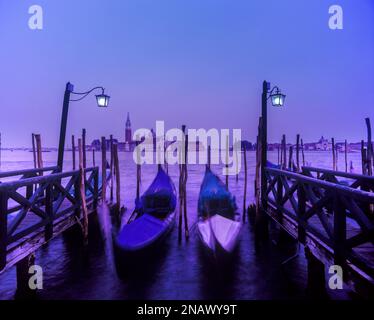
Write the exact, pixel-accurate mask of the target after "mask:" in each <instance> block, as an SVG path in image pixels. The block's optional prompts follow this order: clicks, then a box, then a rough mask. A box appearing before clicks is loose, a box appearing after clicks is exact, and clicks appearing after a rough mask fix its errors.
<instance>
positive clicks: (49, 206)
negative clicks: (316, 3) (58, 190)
mask: <svg viewBox="0 0 374 320" xmlns="http://www.w3.org/2000/svg"><path fill="white" fill-rule="evenodd" d="M45 212H46V215H47V217H48V224H47V225H46V227H45V240H46V241H47V240H50V239H51V238H52V236H53V187H52V185H51V184H49V185H48V186H47V189H46V192H45Z"/></svg>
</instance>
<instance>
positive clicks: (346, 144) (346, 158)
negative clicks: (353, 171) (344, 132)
mask: <svg viewBox="0 0 374 320" xmlns="http://www.w3.org/2000/svg"><path fill="white" fill-rule="evenodd" d="M347 149H348V143H347V140H345V141H344V161H345V172H348V150H347Z"/></svg>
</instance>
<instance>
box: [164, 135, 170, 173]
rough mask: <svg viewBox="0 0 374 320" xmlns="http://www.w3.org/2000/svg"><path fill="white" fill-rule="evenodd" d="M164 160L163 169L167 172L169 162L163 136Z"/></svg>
mask: <svg viewBox="0 0 374 320" xmlns="http://www.w3.org/2000/svg"><path fill="white" fill-rule="evenodd" d="M164 161H165V171H166V173H167V174H169V163H168V152H167V147H166V142H165V136H164Z"/></svg>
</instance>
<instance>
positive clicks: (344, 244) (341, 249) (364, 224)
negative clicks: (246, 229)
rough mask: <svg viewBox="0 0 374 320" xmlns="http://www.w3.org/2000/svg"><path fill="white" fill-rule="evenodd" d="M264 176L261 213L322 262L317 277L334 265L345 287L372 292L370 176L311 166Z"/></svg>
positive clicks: (373, 180) (373, 205) (373, 242)
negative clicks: (263, 202) (339, 268)
mask: <svg viewBox="0 0 374 320" xmlns="http://www.w3.org/2000/svg"><path fill="white" fill-rule="evenodd" d="M265 174H266V194H265V195H263V196H264V198H265V207H264V208H262V209H263V210H261V211H260V212H261V213H260V214H261V215H263V214H264V213H266V214H267V215H268V216H270V217H271V218H272V219H273V220H274V221H275V222H276V223H277V224H278V225H279V226H280V227H281V230H284V231H286V232H287V233H288V234H289V235H291V236H292V237H293V238H294V239H297V240H298V241H299V242H300V243H301V244H303V245H304V246H305V249H306V252H307V258H308V257H309V258H310V259H315V260H317V263H318V262H320V263H321V267H322V271H321V272H320V274H321V277H323V278H324V274H325V273H324V271H323V268H327V270H328V268H329V267H330V266H332V265H339V266H341V267H342V268H343V280H344V282H345V283H346V284H348V285H349V286H350V287H352V288H353V289H354V290H355V291H357V292H360V293H362V294H363V295H365V296H367V295H368V292H371V293H372V292H373V291H372V290H373V288H374V214H373V212H374V210H373V209H374V193H373V190H374V177H371V176H366V175H359V174H351V173H346V172H338V171H333V170H325V169H319V168H310V167H303V168H302V170H301V172H299V173H296V172H292V171H289V170H281V169H277V168H270V167H266V168H265ZM314 264H315V261H314ZM309 272H311V271H309ZM322 281H324V279H322Z"/></svg>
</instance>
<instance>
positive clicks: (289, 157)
mask: <svg viewBox="0 0 374 320" xmlns="http://www.w3.org/2000/svg"><path fill="white" fill-rule="evenodd" d="M292 164H293V147H292V146H290V151H289V154H288V169H289V170H292Z"/></svg>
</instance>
